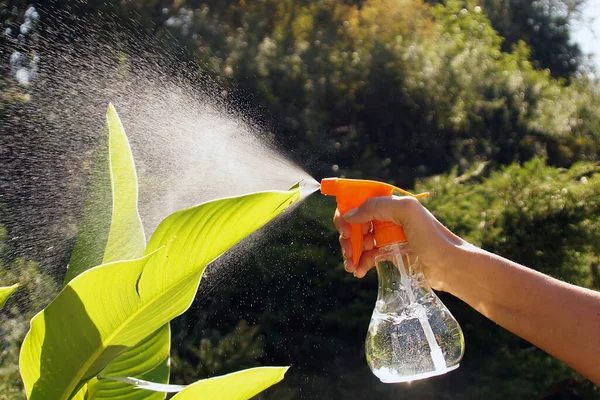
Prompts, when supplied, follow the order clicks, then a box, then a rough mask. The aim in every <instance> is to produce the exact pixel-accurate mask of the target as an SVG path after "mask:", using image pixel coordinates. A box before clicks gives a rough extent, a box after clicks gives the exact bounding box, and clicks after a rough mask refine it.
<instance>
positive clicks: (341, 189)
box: [321, 178, 465, 383]
mask: <svg viewBox="0 0 600 400" xmlns="http://www.w3.org/2000/svg"><path fill="white" fill-rule="evenodd" d="M396 192H398V193H402V194H404V195H407V196H412V197H415V198H422V197H426V196H428V195H429V193H427V192H425V193H420V194H417V195H413V194H412V193H410V192H407V191H406V190H404V189H401V188H398V187H395V186H392V185H389V184H387V183H383V182H377V181H366V180H360V179H345V178H326V179H323V180H321V193H323V194H324V195H326V196H335V197H336V201H337V206H338V210H339V212H340V214H341V215H344V214H345V213H347V212H348V211H350V210H352V209H354V208H356V207H360V206H361V205H362V204H363V203H364V202H366V201H368V200H369V199H371V198H375V197H381V196H391V195H392V194H393V193H396ZM372 222H373V237H374V244H375V247H377V248H378V249H379V253H378V255H377V256H376V257H375V265H376V267H377V274H378V276H379V293H378V295H377V303H376V304H375V309H374V310H373V316H372V317H371V323H370V324H369V331H368V333H367V340H366V343H365V348H366V355H367V363H368V364H369V367H370V368H371V370H372V371H373V373H374V374H375V375H376V376H377V377H379V379H381V381H382V382H386V383H393V382H409V381H414V380H417V379H423V378H428V377H430V376H436V375H441V374H445V373H446V372H448V371H452V370H453V369H456V368H458V365H459V363H460V360H461V359H462V356H463V353H464V350H465V341H464V337H463V333H462V330H461V329H460V326H459V325H458V322H456V320H455V319H454V317H453V316H452V314H450V311H448V309H447V308H446V306H445V305H444V304H443V303H442V302H441V301H440V299H439V298H438V297H437V296H436V295H435V293H434V292H433V290H431V288H430V287H429V285H428V284H427V281H426V280H425V276H424V275H423V272H422V270H421V266H420V264H419V260H418V258H417V257H416V256H415V254H414V252H413V251H412V250H411V249H410V247H409V245H408V243H407V238H406V235H405V234H404V230H403V228H402V227H401V226H399V225H396V224H395V223H393V222H391V221H377V220H374V221H372ZM350 228H351V232H350V244H351V246H352V262H353V263H354V264H355V265H358V263H359V261H360V257H361V254H362V250H363V239H364V238H363V235H364V234H363V226H362V225H361V224H350Z"/></svg>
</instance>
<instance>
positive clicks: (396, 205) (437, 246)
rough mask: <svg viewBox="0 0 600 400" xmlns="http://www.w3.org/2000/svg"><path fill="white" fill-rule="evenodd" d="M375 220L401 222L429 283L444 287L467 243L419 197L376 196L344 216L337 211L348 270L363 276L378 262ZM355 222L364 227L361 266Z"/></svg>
mask: <svg viewBox="0 0 600 400" xmlns="http://www.w3.org/2000/svg"><path fill="white" fill-rule="evenodd" d="M373 220H378V221H391V222H394V223H395V224H397V225H401V226H402V227H403V228H404V233H405V234H406V238H407V239H408V243H409V245H410V247H411V248H412V249H413V250H414V251H415V254H416V255H417V256H418V257H419V260H420V261H421V264H422V267H423V273H424V274H425V277H426V278H427V281H428V283H429V285H430V286H431V287H432V288H433V289H436V290H444V288H445V283H446V272H447V269H448V268H449V267H451V266H452V264H453V259H455V256H456V254H457V249H458V248H460V247H462V246H465V245H467V242H465V241H464V240H463V239H461V238H460V237H458V236H456V235H455V234H453V233H452V232H450V230H449V229H448V228H446V227H445V226H444V225H442V224H441V223H440V222H439V221H438V220H437V219H436V218H435V217H434V216H433V215H432V214H431V213H430V212H429V211H428V210H427V209H426V208H425V207H423V205H421V203H420V202H419V201H418V200H417V199H415V198H413V197H408V196H404V197H396V196H392V197H375V198H372V199H369V200H367V201H366V202H365V203H363V204H362V205H361V206H360V207H358V208H356V209H354V210H351V211H349V212H348V213H346V214H345V215H343V216H342V215H340V213H339V210H336V211H335V215H334V217H333V223H334V224H335V226H336V228H337V229H338V231H339V232H340V246H341V247H342V254H343V256H344V268H345V269H346V271H348V272H350V273H353V274H354V276H356V277H357V278H363V277H364V276H365V275H366V274H367V272H368V271H369V270H370V269H371V268H372V267H373V266H374V265H375V261H374V259H375V255H376V254H377V249H376V248H375V243H374V238H373V235H372V233H371V232H370V227H371V221H373ZM351 223H352V224H361V225H362V227H363V235H364V237H363V252H362V254H361V257H360V260H359V262H358V265H354V263H353V262H352V246H351V244H350V239H349V238H350V224H351Z"/></svg>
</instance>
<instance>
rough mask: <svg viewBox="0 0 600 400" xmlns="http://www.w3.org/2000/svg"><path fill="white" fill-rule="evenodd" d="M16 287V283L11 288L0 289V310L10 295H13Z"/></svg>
mask: <svg viewBox="0 0 600 400" xmlns="http://www.w3.org/2000/svg"><path fill="white" fill-rule="evenodd" d="M18 287H19V284H18V283H15V284H14V285H12V286H5V287H0V309H2V307H4V304H6V301H7V300H8V298H9V297H10V295H11V294H13V293H14V292H15V290H17V288H18Z"/></svg>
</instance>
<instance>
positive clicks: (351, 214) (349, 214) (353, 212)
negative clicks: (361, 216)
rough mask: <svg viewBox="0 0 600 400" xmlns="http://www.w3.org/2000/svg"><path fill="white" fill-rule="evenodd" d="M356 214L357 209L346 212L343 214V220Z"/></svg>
mask: <svg viewBox="0 0 600 400" xmlns="http://www.w3.org/2000/svg"><path fill="white" fill-rule="evenodd" d="M357 212H358V209H356V208H355V209H354V210H350V211H348V212H347V213H346V214H344V219H348V218H352V217H354V216H355V215H356V213H357Z"/></svg>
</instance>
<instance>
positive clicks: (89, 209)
mask: <svg viewBox="0 0 600 400" xmlns="http://www.w3.org/2000/svg"><path fill="white" fill-rule="evenodd" d="M145 247H146V238H145V235H144V228H143V226H142V221H141V219H140V216H139V212H138V184H137V176H136V171H135V163H134V160H133V154H132V152H131V148H130V147H129V141H128V140H127V135H126V134H125V129H124V128H123V125H122V124H121V120H120V119H119V116H118V114H117V111H116V110H115V108H114V106H113V105H112V104H109V105H108V110H107V112H106V121H105V125H104V131H103V135H102V138H101V143H100V146H99V147H98V149H97V150H96V153H95V155H94V165H93V175H92V181H91V186H90V190H89V192H88V197H87V201H86V206H85V210H84V215H83V218H82V221H81V223H80V225H79V230H78V233H77V239H76V241H75V247H74V249H73V253H72V255H71V260H70V262H69V266H68V268H67V274H66V277H65V283H67V282H69V281H70V280H71V279H73V278H74V277H75V276H77V275H79V274H80V273H82V272H83V271H86V270H88V269H89V268H91V267H95V266H97V265H100V264H106V263H109V262H113V261H119V260H131V259H134V258H139V257H142V256H143V255H144V249H145ZM144 343H145V344H147V343H154V346H152V347H149V346H147V345H144V346H141V347H140V349H138V348H137V347H134V348H132V349H131V350H129V351H127V352H125V353H123V354H121V355H120V356H119V357H118V358H117V359H116V360H115V361H114V363H113V364H114V365H109V366H108V367H107V368H108V370H107V371H105V373H106V374H107V375H112V374H114V375H125V374H126V375H127V376H132V377H136V378H143V377H146V376H147V375H148V374H149V373H150V372H153V371H154V375H153V378H154V379H156V381H157V382H161V383H167V382H169V367H168V357H169V352H170V332H169V327H168V325H167V326H165V327H164V328H161V329H160V330H159V331H157V332H154V333H152V334H151V336H150V337H149V338H146V339H145V341H144ZM142 349H143V350H144V351H140V350H142ZM165 366H166V367H165ZM161 374H162V375H161ZM92 383H93V387H88V388H86V391H87V398H88V399H90V400H91V399H98V400H100V399H104V398H110V397H111V396H112V398H114V397H115V396H116V397H118V398H120V399H127V400H140V399H153V400H159V399H163V398H164V395H161V394H158V393H148V392H145V391H140V390H135V388H134V387H132V386H131V385H127V384H125V383H122V382H114V381H104V380H102V381H94V382H92ZM107 393H108V394H109V396H108V397H106V394H107Z"/></svg>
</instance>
